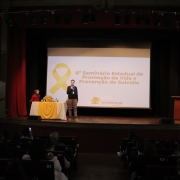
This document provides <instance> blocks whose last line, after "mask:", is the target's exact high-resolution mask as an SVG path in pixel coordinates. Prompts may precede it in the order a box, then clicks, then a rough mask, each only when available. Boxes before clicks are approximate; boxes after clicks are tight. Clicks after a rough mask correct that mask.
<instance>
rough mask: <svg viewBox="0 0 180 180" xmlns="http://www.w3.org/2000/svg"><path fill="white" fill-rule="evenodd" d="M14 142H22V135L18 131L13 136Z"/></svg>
mask: <svg viewBox="0 0 180 180" xmlns="http://www.w3.org/2000/svg"><path fill="white" fill-rule="evenodd" d="M11 142H12V143H19V142H21V137H20V135H19V134H18V133H14V134H13V135H12V138H11Z"/></svg>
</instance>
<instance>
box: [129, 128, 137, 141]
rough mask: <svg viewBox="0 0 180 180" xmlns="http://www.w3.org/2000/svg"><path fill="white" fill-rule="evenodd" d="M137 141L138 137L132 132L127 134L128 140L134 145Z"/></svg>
mask: <svg viewBox="0 0 180 180" xmlns="http://www.w3.org/2000/svg"><path fill="white" fill-rule="evenodd" d="M137 139H138V136H137V135H136V133H135V132H134V131H131V132H130V134H129V140H130V141H132V142H134V143H136V142H137Z"/></svg>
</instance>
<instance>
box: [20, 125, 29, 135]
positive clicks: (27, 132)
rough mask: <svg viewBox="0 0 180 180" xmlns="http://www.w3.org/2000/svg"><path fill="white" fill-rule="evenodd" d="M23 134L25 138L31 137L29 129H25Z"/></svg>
mask: <svg viewBox="0 0 180 180" xmlns="http://www.w3.org/2000/svg"><path fill="white" fill-rule="evenodd" d="M22 134H23V136H28V135H29V128H28V127H26V128H24V129H23V132H22Z"/></svg>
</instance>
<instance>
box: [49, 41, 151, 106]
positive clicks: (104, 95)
mask: <svg viewBox="0 0 180 180" xmlns="http://www.w3.org/2000/svg"><path fill="white" fill-rule="evenodd" d="M71 79H74V80H75V86H77V88H78V106H79V107H104V108H150V43H149V45H148V46H146V47H142V46H141V47H140V46H137V47H132V46H124V47H123V46H119V47H118V46H116V47H98V48H97V47H49V48H48V57H47V86H46V94H47V95H50V96H52V97H53V98H54V99H55V98H57V99H58V100H59V101H61V102H65V101H66V100H67V97H68V96H67V93H66V90H67V86H68V85H70V81H71Z"/></svg>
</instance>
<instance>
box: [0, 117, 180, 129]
mask: <svg viewBox="0 0 180 180" xmlns="http://www.w3.org/2000/svg"><path fill="white" fill-rule="evenodd" d="M160 119H168V118H162V117H112V116H79V118H78V120H77V121H76V120H74V119H72V120H71V121H69V120H67V121H64V120H59V119H53V120H52V119H41V120H28V118H27V117H24V118H21V117H18V118H10V117H2V118H0V124H4V125H5V124H6V125H16V126H17V125H20V126H41V127H51V128H53V127H56V128H68V129H72V128H75V129H109V130H111V129H117V130H118V129H123V130H180V120H174V124H159V121H160Z"/></svg>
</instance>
